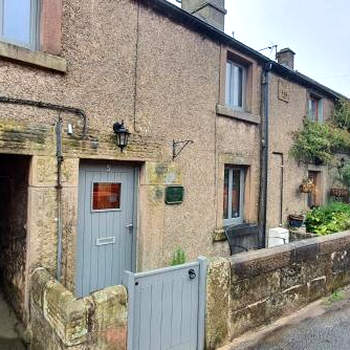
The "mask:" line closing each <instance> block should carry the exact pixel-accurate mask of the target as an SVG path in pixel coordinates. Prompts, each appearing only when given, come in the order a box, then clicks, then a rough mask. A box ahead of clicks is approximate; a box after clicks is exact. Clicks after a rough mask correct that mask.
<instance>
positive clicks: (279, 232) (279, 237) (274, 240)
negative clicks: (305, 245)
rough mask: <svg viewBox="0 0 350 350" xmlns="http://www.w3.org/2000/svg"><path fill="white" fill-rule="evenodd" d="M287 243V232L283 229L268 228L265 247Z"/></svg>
mask: <svg viewBox="0 0 350 350" xmlns="http://www.w3.org/2000/svg"><path fill="white" fill-rule="evenodd" d="M287 243H289V231H288V230H287V229H286V228H283V227H275V228H270V229H269V233H268V237H267V247H268V248H271V247H276V246H279V245H283V244H287Z"/></svg>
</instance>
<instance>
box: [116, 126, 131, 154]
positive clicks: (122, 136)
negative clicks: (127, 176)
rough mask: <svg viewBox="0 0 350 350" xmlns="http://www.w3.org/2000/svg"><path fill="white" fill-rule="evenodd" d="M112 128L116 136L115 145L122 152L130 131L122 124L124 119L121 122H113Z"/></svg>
mask: <svg viewBox="0 0 350 350" xmlns="http://www.w3.org/2000/svg"><path fill="white" fill-rule="evenodd" d="M113 130H114V133H115V136H116V140H117V145H118V147H119V148H120V149H121V151H122V152H123V149H124V148H125V147H126V146H127V145H128V142H129V135H130V132H129V130H128V129H126V128H125V126H124V120H122V122H121V123H118V122H116V123H114V124H113Z"/></svg>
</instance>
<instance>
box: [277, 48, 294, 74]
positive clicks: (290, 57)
mask: <svg viewBox="0 0 350 350" xmlns="http://www.w3.org/2000/svg"><path fill="white" fill-rule="evenodd" d="M294 56H295V52H294V51H292V50H291V49H289V48H285V49H282V50H280V51H279V52H277V54H276V59H277V62H278V63H279V64H281V65H282V66H285V67H287V68H290V69H293V70H294Z"/></svg>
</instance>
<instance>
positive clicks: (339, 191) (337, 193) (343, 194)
mask: <svg viewBox="0 0 350 350" xmlns="http://www.w3.org/2000/svg"><path fill="white" fill-rule="evenodd" d="M330 195H331V196H332V197H337V198H347V197H348V196H349V190H348V189H346V188H337V187H332V188H331V189H330Z"/></svg>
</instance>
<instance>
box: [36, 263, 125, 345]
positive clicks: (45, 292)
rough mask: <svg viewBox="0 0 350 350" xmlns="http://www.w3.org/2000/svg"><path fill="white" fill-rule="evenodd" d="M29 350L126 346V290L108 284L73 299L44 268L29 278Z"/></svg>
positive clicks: (37, 270)
mask: <svg viewBox="0 0 350 350" xmlns="http://www.w3.org/2000/svg"><path fill="white" fill-rule="evenodd" d="M30 314H31V320H30V324H29V333H30V338H31V343H30V349H31V350H66V349H71V350H82V349H89V350H93V349H96V350H97V349H98V350H107V349H113V350H126V334H127V333H126V330H127V292H126V289H125V288H124V287H123V286H114V287H109V288H106V289H103V290H100V291H97V292H95V293H93V294H90V295H89V296H88V297H85V298H80V299H76V298H74V296H73V294H72V293H71V292H70V291H68V290H67V289H66V288H64V287H63V286H62V284H60V283H59V282H57V281H56V280H55V279H54V278H53V277H51V275H50V274H49V273H48V272H47V271H46V270H45V269H44V268H38V269H36V270H35V271H34V273H33V275H32V280H31V297H30Z"/></svg>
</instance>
